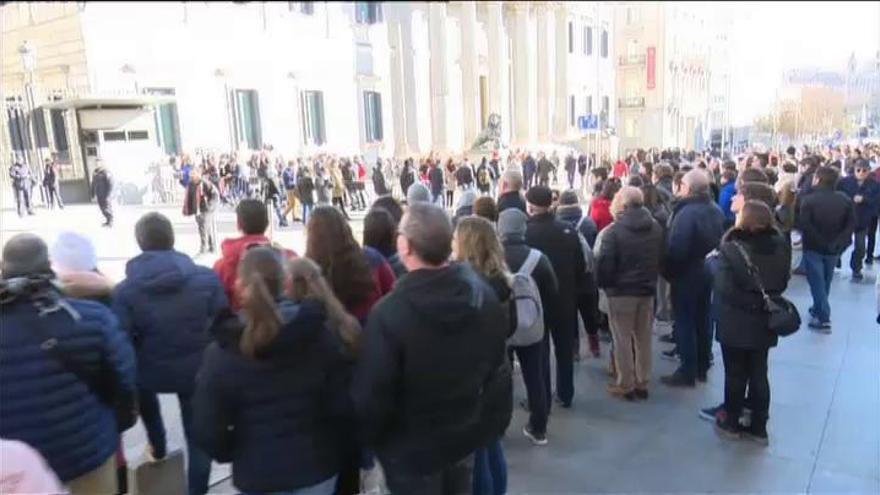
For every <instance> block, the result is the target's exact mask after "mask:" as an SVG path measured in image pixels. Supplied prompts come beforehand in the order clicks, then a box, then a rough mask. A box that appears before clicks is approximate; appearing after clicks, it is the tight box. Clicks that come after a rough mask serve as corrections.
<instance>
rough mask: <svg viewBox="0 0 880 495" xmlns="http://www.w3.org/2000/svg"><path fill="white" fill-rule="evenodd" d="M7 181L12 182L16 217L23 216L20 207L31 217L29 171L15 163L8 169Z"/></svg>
mask: <svg viewBox="0 0 880 495" xmlns="http://www.w3.org/2000/svg"><path fill="white" fill-rule="evenodd" d="M9 179H10V180H12V189H13V191H14V192H15V209H16V210H17V211H18V216H20V217H21V216H24V215H23V214H22V213H21V207H22V206H24V207H25V210H27V214H28V215H33V214H34V209H33V207H32V206H31V171H30V169H29V168H28V167H27V166H26V165H25V164H23V163H21V162H19V161H16V162H15V163H13V164H12V166H11V167H9Z"/></svg>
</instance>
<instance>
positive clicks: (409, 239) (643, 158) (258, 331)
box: [0, 145, 880, 495]
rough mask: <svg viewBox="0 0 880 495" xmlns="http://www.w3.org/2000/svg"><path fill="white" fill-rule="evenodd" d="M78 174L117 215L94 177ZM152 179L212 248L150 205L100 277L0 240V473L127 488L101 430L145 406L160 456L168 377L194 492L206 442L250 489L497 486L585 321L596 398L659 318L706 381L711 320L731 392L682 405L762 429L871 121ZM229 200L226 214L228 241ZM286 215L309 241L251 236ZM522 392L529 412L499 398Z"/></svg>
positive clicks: (206, 469) (45, 485)
mask: <svg viewBox="0 0 880 495" xmlns="http://www.w3.org/2000/svg"><path fill="white" fill-rule="evenodd" d="M53 167H54V165H53V164H52V163H51V162H49V163H47V164H46V171H47V173H46V174H44V177H50V178H49V179H47V180H46V181H44V183H43V184H42V185H43V186H44V187H46V188H47V191H48V190H51V191H52V194H49V195H48V197H49V198H52V197H54V196H57V187H56V184H55V183H54V179H53V178H52V177H54V175H51V172H52V169H53ZM10 176H11V178H12V180H13V185H14V188H15V193H16V200H17V203H18V213H19V214H20V215H24V214H25V213H26V212H29V211H30V210H32V205H31V204H30V197H29V196H30V194H31V192H30V190H29V188H30V187H31V186H32V184H31V182H32V181H30V178H29V176H28V171H27V170H26V167H24V166H19V165H13V167H12V168H11V169H10ZM97 177H98V180H97V181H93V191H92V192H93V194H94V195H95V196H96V197H97V200H98V203H99V206H100V210H101V212H102V213H103V215H104V216H105V224H106V225H108V226H112V224H113V212H112V203H113V201H112V197H113V196H112V195H113V179H112V177H111V176H110V175H109V174H108V173H107V172H106V170H104V169H103V167H99V169H98V174H97ZM150 194H151V195H153V196H154V199H155V201H156V202H163V203H176V204H182V208H183V213H184V215H187V216H192V217H194V219H195V222H196V224H197V225H198V229H199V237H200V245H201V250H202V251H209V252H214V251H216V250H217V249H218V248H219V250H220V258H219V260H217V262H216V263H215V264H214V266H213V269H210V268H207V267H202V266H199V265H197V264H196V263H195V262H194V261H193V260H192V259H191V257H190V256H188V255H187V254H185V253H182V252H180V251H178V250H176V249H175V232H174V229H173V228H172V224H171V222H170V221H169V219H168V218H166V217H165V216H164V215H162V214H160V213H157V212H151V213H147V214H145V215H143V216H142V217H141V218H140V219H139V220H138V222H137V224H136V226H135V229H134V232H133V233H127V234H128V235H134V237H135V238H136V240H137V243H138V246H139V247H140V249H141V251H142V253H141V254H140V255H138V256H136V257H135V258H133V259H131V260H130V261H128V264H127V268H126V278H125V280H122V281H120V282H119V283H115V284H114V283H113V282H111V281H110V280H108V279H107V278H106V277H105V276H104V275H102V274H101V272H100V270H99V267H98V266H97V265H98V263H97V260H96V255H95V247H94V246H93V245H92V243H91V240H90V239H88V238H87V237H86V236H84V235H81V234H77V233H74V232H64V233H61V234H60V235H59V236H58V238H57V239H49V240H44V239H41V238H39V237H37V236H35V235H31V234H19V235H16V236H14V237H12V238H11V239H10V240H9V241H8V242H7V243H6V244H5V246H3V253H2V266H0V271H2V280H0V304H2V314H0V356H2V358H0V437H2V443H0V445H2V449H3V450H2V455H3V459H4V462H3V466H0V471H3V476H0V480H3V481H0V483H2V482H6V480H10V479H13V478H14V480H15V482H16V483H18V484H17V485H16V486H17V488H18V491H19V492H41V493H58V492H64V491H69V492H70V493H73V494H94V493H120V492H124V491H125V486H124V485H125V481H126V476H125V470H126V467H125V460H124V458H123V457H122V456H121V452H122V450H121V443H120V435H121V433H122V432H124V431H125V430H126V429H128V428H131V427H132V426H134V424H135V423H136V422H137V420H138V418H139V419H140V420H141V422H142V423H143V426H144V428H145V430H146V433H147V438H148V440H149V450H148V452H147V453H146V455H147V457H148V459H149V460H150V462H152V463H157V464H158V463H163V462H166V460H167V458H168V457H169V455H171V453H170V451H169V448H168V441H167V438H166V427H165V424H164V422H163V418H162V414H161V409H160V407H159V401H158V394H176V395H177V398H178V400H179V404H180V411H181V420H182V424H183V430H184V434H185V439H186V447H187V448H186V452H187V463H186V473H187V482H188V493H190V494H203V493H206V492H207V491H208V489H209V477H210V470H211V462H212V460H213V461H217V462H220V463H231V465H232V482H233V484H234V486H235V487H236V488H237V489H238V490H240V491H242V492H244V493H286V494H298V495H305V494H309V495H313V494H334V493H336V494H346V495H348V494H354V493H360V492H362V491H366V490H367V489H376V490H385V491H390V493H394V494H465V493H474V494H503V493H506V492H507V484H506V483H507V467H506V463H505V460H504V452H503V446H502V442H501V439H502V437H503V436H504V435H512V434H522V435H524V436H525V437H527V438H528V439H529V440H530V441H531V442H532V444H534V446H535V447H536V448H539V447H543V448H553V447H552V443H553V424H552V421H551V414H550V412H551V410H552V409H553V408H563V409H567V408H572V407H578V402H577V397H576V396H575V387H574V368H575V362H576V361H578V360H581V359H588V358H599V357H600V356H602V354H603V346H604V347H605V349H604V350H605V352H606V353H607V354H608V355H609V356H610V359H609V368H608V375H609V383H608V385H607V392H608V394H609V399H610V400H622V401H628V402H640V401H647V400H650V396H651V387H653V386H656V385H654V384H653V383H652V376H653V375H652V358H653V351H652V346H653V336H652V332H653V330H654V326H655V325H654V324H655V322H656V321H665V322H669V323H671V327H672V332H671V333H669V334H668V335H662V336H661V337H660V341H661V342H664V343H669V344H671V347H670V348H669V349H667V350H665V351H664V352H663V356H664V357H668V358H670V359H672V360H676V361H678V362H679V366H678V368H677V370H676V371H675V372H674V373H672V374H670V375H667V376H662V377H660V379H659V382H660V384H662V385H663V386H669V387H679V388H693V387H698V386H701V384H703V383H705V382H706V379H707V372H708V370H709V369H710V367H712V366H717V365H718V363H717V362H715V360H714V359H713V355H712V345H713V340H717V341H718V342H719V343H720V347H721V351H722V352H721V358H722V359H721V360H722V363H721V364H722V366H723V368H724V396H723V398H722V401H721V403H720V404H718V405H709V404H707V405H706V406H707V407H706V408H705V409H702V410H701V411H699V414H700V415H701V416H702V417H704V418H705V419H707V420H709V421H711V422H712V425H713V427H714V428H715V430H716V431H717V432H718V434H719V435H721V436H723V437H724V438H729V439H731V440H744V441H746V440H747V441H753V442H756V443H758V444H761V445H768V444H769V442H770V438H771V435H770V434H771V433H772V430H773V428H772V424H771V425H769V426H768V419H769V414H770V383H769V381H768V368H767V362H768V354H769V352H770V350H771V349H773V348H774V347H775V346H777V344H779V343H780V341H782V340H781V339H783V338H784V337H786V336H788V335H790V334H791V333H793V332H795V331H797V330H798V329H799V328H800V326H801V319H803V323H804V326H806V327H808V328H809V329H810V330H811V331H816V332H819V333H831V331H832V318H831V316H832V313H831V308H830V306H829V293H830V291H831V287H832V280H833V279H834V278H835V276H834V275H835V268H836V267H838V266H839V265H840V263H841V260H842V258H843V255H844V253H845V252H846V251H847V250H850V248H852V249H851V255H850V256H849V257H848V259H845V260H844V261H846V262H848V264H849V267H850V269H851V273H852V275H851V278H852V280H853V281H854V282H858V281H860V280H861V279H862V278H863V275H862V271H863V267H864V265H865V264H873V263H874V261H875V259H878V258H880V257H878V258H875V256H874V253H875V238H876V233H877V228H878V226H877V224H878V214H880V147H877V146H870V145H869V146H864V147H849V146H845V147H842V148H817V149H812V150H811V149H808V148H806V147H803V148H799V149H796V148H794V147H791V148H788V149H787V150H786V151H785V152H784V153H781V154H779V155H777V154H776V153H773V152H758V151H754V152H747V153H743V154H741V155H739V156H736V157H730V158H725V159H723V160H722V159H719V158H717V157H714V156H712V155H711V154H709V153H695V152H681V151H678V150H663V151H661V150H655V149H651V150H638V151H636V152H633V153H630V154H629V155H628V156H627V157H626V158H623V159H620V160H617V161H614V162H610V161H606V160H601V159H600V160H596V157H594V156H590V155H587V154H578V153H574V152H571V153H565V152H564V153H553V152H551V153H531V152H528V151H521V150H517V151H514V152H511V153H506V152H505V153H503V154H499V153H490V154H488V155H487V156H485V157H484V158H482V159H481V160H480V162H479V163H470V162H469V161H468V159H467V158H462V159H453V158H447V159H446V160H443V159H441V158H440V157H437V156H434V155H433V154H432V155H430V156H426V157H423V158H410V159H406V160H403V161H402V162H400V161H397V160H394V159H385V160H378V161H377V162H375V163H372V164H369V163H367V162H366V161H365V160H364V159H363V158H362V157H351V158H349V157H341V156H332V155H320V156H314V157H309V158H300V159H294V160H289V161H285V160H284V159H283V158H281V157H279V156H278V155H277V154H276V153H274V152H273V151H272V150H271V149H266V150H263V151H261V152H258V153H255V154H253V156H252V157H250V158H249V159H247V160H244V159H243V158H241V159H240V157H239V156H238V155H237V154H235V153H229V154H223V155H220V156H214V155H210V154H206V155H204V156H199V157H196V158H195V159H194V158H192V157H191V156H188V155H182V156H179V157H174V158H172V159H171V160H169V161H168V163H167V164H163V165H162V166H161V167H158V168H157V170H156V171H155V178H154V180H153V183H152V185H151V188H150ZM51 203H52V204H53V206H54V204H55V203H56V201H54V200H53V201H52V202H51ZM57 204H58V206H61V203H60V201H57ZM224 207H226V208H231V209H234V211H235V215H236V221H237V227H238V230H239V231H240V235H239V236H238V237H235V238H229V239H225V240H223V241H222V242H221V241H220V239H218V238H217V231H216V227H215V220H214V215H215V213H216V211H217V209H218V208H224ZM358 210H363V211H364V212H365V216H364V218H363V238H362V239H357V238H355V235H354V232H353V230H352V228H351V225H350V223H349V212H350V211H358ZM296 221H300V222H302V223H303V225H304V226H305V238H306V248H305V252H301V253H296V252H294V251H293V250H292V249H290V247H286V246H283V245H279V244H278V243H277V242H273V240H272V239H271V238H270V237H269V235H268V234H269V233H270V232H269V231H270V230H271V228H275V227H277V228H284V227H285V226H287V225H289V223H290V222H296ZM270 227H271V228H270ZM797 252H802V256H800V260H799V261H798V260H797V259H795V258H796V256H795V253H797ZM792 273H797V274H803V275H806V278H807V282H808V284H809V286H810V292H811V296H812V300H813V303H812V305H811V306H810V307H809V308H800V310H799V309H798V308H796V307H794V305H793V304H791V302H790V301H789V300H788V299H786V297H785V292H786V288H787V286H788V283H789V280H790V277H791V276H792ZM878 321H880V317H878ZM582 336H585V338H586V339H587V345H586V346H584V348H585V349H586V350H587V353H588V354H587V355H586V356H584V355H581V348H582V346H581V344H580V340H581V338H582ZM782 342H783V343H784V341H782ZM783 345H784V344H783ZM515 370H518V372H517V371H515ZM520 378H521V379H522V380H523V382H524V385H525V390H526V399H525V400H524V401H522V402H521V403H515V400H514V394H513V381H514V380H516V379H520ZM516 407H522V408H525V409H526V410H527V411H528V420H527V421H526V422H525V424H522V425H513V424H511V421H512V417H513V410H514V408H516ZM646 420H649V419H646ZM9 473H13V474H14V476H9ZM365 473H371V474H375V473H381V476H370V477H367V476H364V474H365ZM368 478H369V479H370V480H371V481H370V483H374V485H373V486H366V485H367V483H366V480H367V479H368ZM375 479H379V480H380V481H379V482H375ZM0 491H2V490H0Z"/></svg>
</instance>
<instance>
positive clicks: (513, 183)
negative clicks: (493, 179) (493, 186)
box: [498, 170, 526, 213]
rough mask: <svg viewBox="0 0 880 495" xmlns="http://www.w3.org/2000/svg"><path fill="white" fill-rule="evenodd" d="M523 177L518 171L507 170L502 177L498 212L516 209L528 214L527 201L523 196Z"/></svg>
mask: <svg viewBox="0 0 880 495" xmlns="http://www.w3.org/2000/svg"><path fill="white" fill-rule="evenodd" d="M522 186H523V177H522V174H521V173H520V172H519V171H517V170H507V171H506V172H504V174H503V175H502V176H501V185H500V186H499V187H500V189H501V194H500V195H499V196H498V212H499V213H500V212H502V211H504V210H506V209H508V208H516V209H518V210H520V211H521V212H523V213H525V212H526V201H525V200H524V199H523V196H522V192H521V191H522Z"/></svg>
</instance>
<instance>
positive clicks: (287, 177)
mask: <svg viewBox="0 0 880 495" xmlns="http://www.w3.org/2000/svg"><path fill="white" fill-rule="evenodd" d="M299 168H301V167H297V166H296V162H294V161H293V160H288V161H287V166H286V167H284V170H283V171H282V172H281V185H283V186H284V192H285V194H286V196H287V207H286V208H285V209H284V212H283V213H282V215H281V216H282V217H283V218H285V219H287V215H288V214H291V213H292V216H291V221H292V222H299V221H301V219H299V218H296V210H297V209H298V208H297V206H299V202H300V201H299V193H298V188H297V186H296V184H297V180H298V179H299ZM303 221H304V220H303Z"/></svg>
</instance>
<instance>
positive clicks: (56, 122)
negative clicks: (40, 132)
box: [49, 108, 70, 162]
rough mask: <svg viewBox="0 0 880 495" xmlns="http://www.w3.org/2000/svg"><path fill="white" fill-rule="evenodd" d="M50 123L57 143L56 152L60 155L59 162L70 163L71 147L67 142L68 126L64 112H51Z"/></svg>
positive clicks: (58, 110)
mask: <svg viewBox="0 0 880 495" xmlns="http://www.w3.org/2000/svg"><path fill="white" fill-rule="evenodd" d="M49 121H50V122H52V139H53V141H54V142H55V143H54V144H55V152H56V153H58V161H60V162H69V161H70V145H69V144H68V142H67V126H65V125H64V110H61V109H60V108H55V109H52V110H51V111H50V112H49Z"/></svg>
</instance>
